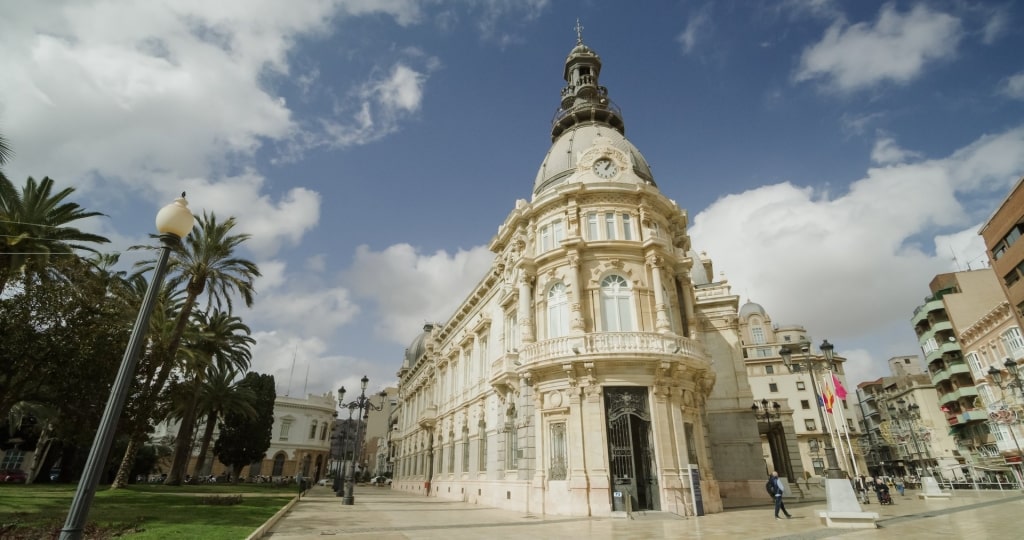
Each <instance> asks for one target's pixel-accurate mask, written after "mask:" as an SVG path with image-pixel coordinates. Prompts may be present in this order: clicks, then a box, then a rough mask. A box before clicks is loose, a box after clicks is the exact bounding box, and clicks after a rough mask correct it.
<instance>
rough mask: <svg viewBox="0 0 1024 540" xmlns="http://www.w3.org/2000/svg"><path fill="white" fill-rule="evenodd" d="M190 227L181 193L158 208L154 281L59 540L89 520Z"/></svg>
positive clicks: (71, 537) (73, 535) (77, 533)
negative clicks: (171, 264) (175, 256)
mask: <svg viewBox="0 0 1024 540" xmlns="http://www.w3.org/2000/svg"><path fill="white" fill-rule="evenodd" d="M193 223H194V218H193V216H192V212H189V210H188V201H186V200H185V197H184V193H182V197H181V198H179V199H176V200H175V201H174V202H173V203H171V204H168V205H167V206H164V207H163V208H161V209H160V211H159V212H158V213H157V215H156V230H157V231H158V232H159V233H160V244H161V245H160V253H159V255H158V256H157V262H156V266H155V267H154V268H153V278H152V279H151V280H150V282H149V287H148V288H147V289H146V296H145V297H144V298H143V300H142V306H141V307H140V308H139V313H138V317H137V318H136V319H135V325H134V326H133V327H132V333H131V336H130V337H129V338H128V346H127V347H126V348H125V351H124V357H123V358H122V359H121V367H120V369H118V372H117V378H115V379H114V385H113V386H112V387H111V388H110V397H109V398H108V399H107V406H106V408H105V409H104V410H103V416H101V417H100V424H99V427H98V428H97V430H96V437H95V438H94V439H93V441H92V448H91V449H90V450H89V457H88V458H87V459H86V461H85V469H84V470H83V471H82V477H81V478H80V479H79V480H78V487H77V488H76V490H75V497H74V498H73V499H72V500H71V508H70V509H69V510H68V516H67V520H66V521H65V522H64V527H63V528H62V529H61V530H60V539H61V540H78V539H80V538H82V534H83V529H84V528H85V523H86V520H87V519H88V517H89V508H90V507H91V506H92V500H93V498H94V497H95V495H96V485H97V484H98V483H99V479H100V475H101V474H102V473H103V466H104V464H105V463H106V461H107V454H108V453H109V452H110V445H111V444H112V443H113V441H114V434H115V432H116V431H117V420H118V417H120V416H121V410H122V409H123V408H124V402H125V399H126V398H127V396H128V389H129V388H130V387H131V384H132V380H133V379H134V378H135V366H136V365H137V364H138V359H139V352H140V351H141V350H142V344H143V341H145V337H146V327H147V326H148V325H149V317H150V315H152V313H153V308H154V307H155V305H156V297H157V294H158V293H159V292H160V286H161V284H162V283H163V280H164V275H165V274H166V273H167V261H168V259H169V258H170V255H171V250H172V249H174V248H175V247H177V246H178V245H180V244H181V239H182V238H184V237H185V236H186V235H188V233H189V232H190V231H191V230H192V224H193Z"/></svg>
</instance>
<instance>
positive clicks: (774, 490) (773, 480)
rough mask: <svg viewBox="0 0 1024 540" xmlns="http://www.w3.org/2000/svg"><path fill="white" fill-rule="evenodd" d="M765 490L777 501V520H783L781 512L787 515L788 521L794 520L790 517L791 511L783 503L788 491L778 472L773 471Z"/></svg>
mask: <svg viewBox="0 0 1024 540" xmlns="http://www.w3.org/2000/svg"><path fill="white" fill-rule="evenodd" d="M764 488H765V490H767V491H768V494H769V495H771V496H772V498H773V499H775V519H782V518H780V517H779V510H782V513H783V514H785V515H786V519H789V518H792V517H793V516H791V515H789V511H788V510H786V504H785V503H783V502H782V495H783V494H784V493H785V491H786V489H785V488H784V487H783V485H782V481H781V480H779V473H778V471H772V474H771V476H769V477H768V483H766V484H765V485H764Z"/></svg>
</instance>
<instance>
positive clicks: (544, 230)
mask: <svg viewBox="0 0 1024 540" xmlns="http://www.w3.org/2000/svg"><path fill="white" fill-rule="evenodd" d="M549 249H551V227H548V226H547V225H545V226H543V227H541V228H540V252H541V253H544V252H546V251H547V250H549Z"/></svg>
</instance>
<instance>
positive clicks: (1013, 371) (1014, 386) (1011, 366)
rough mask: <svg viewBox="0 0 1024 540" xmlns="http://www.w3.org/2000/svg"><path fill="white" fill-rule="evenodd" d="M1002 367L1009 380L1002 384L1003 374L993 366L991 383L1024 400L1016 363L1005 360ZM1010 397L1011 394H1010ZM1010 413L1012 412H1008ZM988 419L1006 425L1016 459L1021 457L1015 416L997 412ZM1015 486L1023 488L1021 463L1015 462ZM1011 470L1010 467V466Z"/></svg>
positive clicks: (990, 371) (1023, 388) (1023, 379)
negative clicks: (1015, 431) (1009, 390)
mask: <svg viewBox="0 0 1024 540" xmlns="http://www.w3.org/2000/svg"><path fill="white" fill-rule="evenodd" d="M1003 366H1004V367H1006V373H1007V374H1008V375H1009V376H1010V379H1009V380H1008V381H1006V383H1005V384H1004V383H1003V373H1002V371H1000V370H999V369H998V368H997V367H995V366H990V367H989V368H988V375H989V377H991V378H992V382H994V383H996V386H998V387H999V391H1000V392H1002V391H1003V390H1004V389H1006V388H1009V389H1011V390H1013V391H1014V392H1016V393H1017V396H1018V398H1019V399H1022V400H1024V377H1021V373H1020V368H1019V367H1018V366H1017V362H1016V361H1015V360H1013V359H1012V358H1007V359H1006V360H1005V361H1004V362H1003ZM1011 395H1013V393H1012V392H1011ZM1010 412H1012V411H1010ZM989 418H990V419H993V421H995V422H996V423H999V424H1004V425H1006V428H1007V430H1009V432H1010V437H1012V438H1013V445H1014V446H1015V447H1016V448H1017V456H1018V459H1019V458H1020V457H1021V455H1022V454H1021V449H1020V443H1018V442H1017V434H1016V433H1014V430H1013V424H1017V423H1019V422H1020V419H1018V418H1017V416H1016V414H1007V415H1005V416H1004V415H1000V414H998V413H997V412H992V413H990V414H989ZM1016 465H1017V468H1016V469H1014V470H1016V471H1017V485H1019V486H1024V474H1022V471H1021V467H1022V465H1021V463H1020V462H1019V461H1018V462H1017V464H1016ZM1011 468H1012V465H1011Z"/></svg>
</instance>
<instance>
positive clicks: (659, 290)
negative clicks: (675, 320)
mask: <svg viewBox="0 0 1024 540" xmlns="http://www.w3.org/2000/svg"><path fill="white" fill-rule="evenodd" d="M662 264H663V260H662V258H661V257H659V256H657V255H651V256H649V257H647V265H648V266H650V267H651V283H652V287H653V288H654V311H655V316H654V328H655V329H656V330H657V331H658V333H660V334H669V333H671V332H672V323H670V322H669V319H668V312H667V311H666V308H667V306H666V303H665V288H664V286H662V283H661V268H662Z"/></svg>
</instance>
